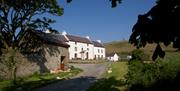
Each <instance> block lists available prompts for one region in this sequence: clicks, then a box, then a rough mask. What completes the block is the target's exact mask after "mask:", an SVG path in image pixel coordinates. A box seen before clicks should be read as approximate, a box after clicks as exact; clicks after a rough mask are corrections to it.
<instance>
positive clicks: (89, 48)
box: [67, 41, 94, 59]
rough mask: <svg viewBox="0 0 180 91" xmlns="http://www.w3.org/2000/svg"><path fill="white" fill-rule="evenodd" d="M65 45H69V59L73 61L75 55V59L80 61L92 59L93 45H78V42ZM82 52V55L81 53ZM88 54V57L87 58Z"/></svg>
mask: <svg viewBox="0 0 180 91" xmlns="http://www.w3.org/2000/svg"><path fill="white" fill-rule="evenodd" d="M67 44H69V45H70V47H69V59H74V58H76V57H75V54H76V55H77V58H81V59H87V57H88V59H93V58H94V56H93V45H92V44H87V43H80V42H73V41H69V42H67ZM82 51H84V53H82ZM87 53H88V56H87Z"/></svg>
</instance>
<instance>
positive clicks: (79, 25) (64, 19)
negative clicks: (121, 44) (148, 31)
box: [51, 0, 155, 43]
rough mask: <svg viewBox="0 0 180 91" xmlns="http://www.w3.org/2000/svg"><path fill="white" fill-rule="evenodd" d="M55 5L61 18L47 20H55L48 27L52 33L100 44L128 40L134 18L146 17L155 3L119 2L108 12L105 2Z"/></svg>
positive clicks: (89, 0) (61, 0)
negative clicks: (84, 37) (100, 42)
mask: <svg viewBox="0 0 180 91" xmlns="http://www.w3.org/2000/svg"><path fill="white" fill-rule="evenodd" d="M58 2H59V4H60V6H61V7H63V8H64V15H62V16H60V17H54V16H53V17H52V16H51V18H53V19H55V20H56V23H54V24H52V27H53V28H54V29H57V30H58V31H59V32H62V31H64V30H65V31H66V32H67V33H68V34H72V35H79V36H90V38H91V39H93V40H99V39H100V40H102V42H104V43H105V42H111V41H119V40H122V39H126V40H128V39H129V36H130V34H131V31H132V30H131V29H132V27H133V25H134V24H135V23H136V21H137V16H138V14H144V13H146V12H147V11H148V10H149V9H151V8H152V6H154V5H155V0H123V1H122V3H121V4H120V5H118V6H117V7H116V8H111V3H110V2H109V0H73V1H72V2H71V3H70V4H67V3H66V0H59V1H58Z"/></svg>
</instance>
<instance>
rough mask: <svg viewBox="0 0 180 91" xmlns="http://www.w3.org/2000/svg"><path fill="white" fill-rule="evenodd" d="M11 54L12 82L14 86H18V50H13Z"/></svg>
mask: <svg viewBox="0 0 180 91" xmlns="http://www.w3.org/2000/svg"><path fill="white" fill-rule="evenodd" d="M9 52H10V58H9V62H11V67H12V68H11V69H10V71H11V80H12V82H13V84H14V85H16V84H17V82H16V71H17V70H16V69H17V67H16V63H17V61H16V59H15V57H16V49H15V48H11V49H10V51H9Z"/></svg>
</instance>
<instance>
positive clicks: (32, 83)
mask: <svg viewBox="0 0 180 91" xmlns="http://www.w3.org/2000/svg"><path fill="white" fill-rule="evenodd" d="M81 71H82V70H81V69H78V68H74V67H72V68H71V71H70V72H60V73H58V74H49V73H45V74H34V75H32V76H29V77H24V78H18V81H17V83H18V84H17V85H16V86H14V85H12V84H11V81H1V82H0V91H30V90H32V89H34V88H37V87H41V86H45V85H47V84H50V83H54V82H57V81H60V80H65V79H67V78H69V77H72V76H74V75H77V74H78V73H80V72H81Z"/></svg>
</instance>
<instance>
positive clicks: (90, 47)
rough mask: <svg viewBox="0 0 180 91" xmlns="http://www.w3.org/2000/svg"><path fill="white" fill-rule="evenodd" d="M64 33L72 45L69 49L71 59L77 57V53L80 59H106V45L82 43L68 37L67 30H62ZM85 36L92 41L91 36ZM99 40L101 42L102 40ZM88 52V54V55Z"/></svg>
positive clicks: (68, 42)
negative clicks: (98, 45) (97, 45)
mask: <svg viewBox="0 0 180 91" xmlns="http://www.w3.org/2000/svg"><path fill="white" fill-rule="evenodd" d="M62 35H64V37H65V38H66V39H67V40H68V41H67V42H66V43H67V44H69V45H70V47H69V49H68V51H69V59H75V58H76V57H75V54H76V55H77V58H80V59H83V60H84V59H94V58H95V57H96V59H97V58H98V57H99V58H103V59H105V57H106V56H105V48H104V47H95V46H94V44H93V43H92V44H90V43H81V42H75V41H69V39H68V37H67V36H66V35H67V33H66V32H65V31H63V32H62ZM84 38H87V39H88V40H90V41H91V39H90V38H89V36H86V37H84ZM97 42H99V43H101V41H100V40H98V41H97ZM82 51H84V53H82ZM87 53H88V55H87Z"/></svg>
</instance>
